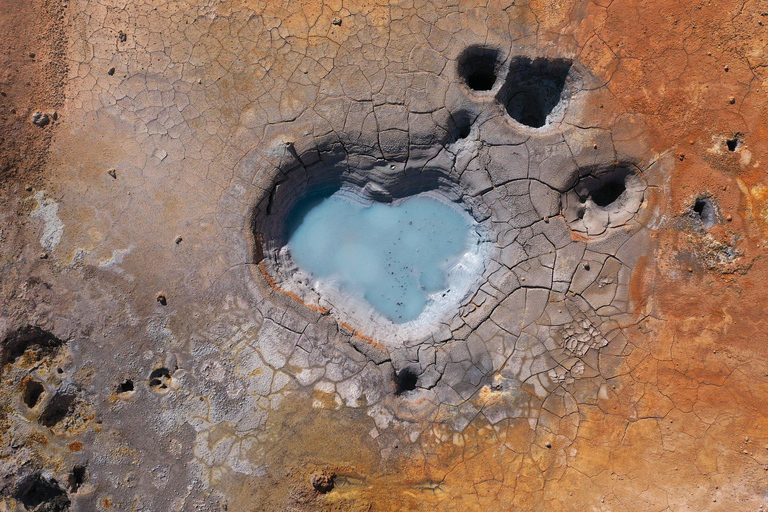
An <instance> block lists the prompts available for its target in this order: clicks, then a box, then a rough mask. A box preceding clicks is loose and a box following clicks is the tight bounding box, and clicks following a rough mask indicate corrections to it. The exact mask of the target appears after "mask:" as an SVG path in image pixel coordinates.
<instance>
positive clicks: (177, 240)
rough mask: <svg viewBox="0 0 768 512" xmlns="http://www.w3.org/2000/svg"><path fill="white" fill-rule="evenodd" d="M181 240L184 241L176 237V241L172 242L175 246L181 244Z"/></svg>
mask: <svg viewBox="0 0 768 512" xmlns="http://www.w3.org/2000/svg"><path fill="white" fill-rule="evenodd" d="M182 240H184V239H183V238H181V237H180V236H177V237H176V240H174V242H176V245H179V244H180V243H181V241H182Z"/></svg>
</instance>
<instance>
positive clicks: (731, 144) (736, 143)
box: [725, 133, 741, 151]
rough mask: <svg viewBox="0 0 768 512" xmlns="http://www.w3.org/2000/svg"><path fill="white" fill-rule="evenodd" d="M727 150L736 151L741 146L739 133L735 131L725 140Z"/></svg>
mask: <svg viewBox="0 0 768 512" xmlns="http://www.w3.org/2000/svg"><path fill="white" fill-rule="evenodd" d="M725 145H726V146H728V151H736V150H737V149H739V147H740V146H741V134H740V133H737V134H736V135H734V136H733V137H732V138H730V139H728V140H726V141H725Z"/></svg>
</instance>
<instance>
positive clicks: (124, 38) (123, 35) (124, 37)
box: [117, 30, 128, 43]
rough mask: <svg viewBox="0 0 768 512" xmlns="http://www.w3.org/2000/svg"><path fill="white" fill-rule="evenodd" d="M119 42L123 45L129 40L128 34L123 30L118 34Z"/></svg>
mask: <svg viewBox="0 0 768 512" xmlns="http://www.w3.org/2000/svg"><path fill="white" fill-rule="evenodd" d="M117 40H118V41H120V42H121V43H124V42H126V41H127V40H128V34H126V33H125V32H123V31H122V30H121V31H120V32H118V33H117Z"/></svg>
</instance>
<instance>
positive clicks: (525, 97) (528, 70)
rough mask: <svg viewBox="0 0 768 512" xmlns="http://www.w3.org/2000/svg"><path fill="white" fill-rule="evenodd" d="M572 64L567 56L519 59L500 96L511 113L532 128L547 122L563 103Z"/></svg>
mask: <svg viewBox="0 0 768 512" xmlns="http://www.w3.org/2000/svg"><path fill="white" fill-rule="evenodd" d="M571 64H572V63H571V61H569V60H565V59H554V60H550V59H535V60H531V59H529V58H525V57H520V58H517V59H515V60H514V61H513V62H512V64H511V66H510V69H509V74H508V75H507V80H506V83H505V84H504V87H502V90H501V92H500V96H499V99H500V101H501V102H502V103H504V105H505V107H506V109H507V113H508V114H509V115H510V117H512V118H513V119H514V120H516V121H517V122H519V123H520V124H523V125H525V126H530V127H531V128H541V127H542V126H544V125H545V124H547V118H548V117H549V114H551V113H552V111H553V110H554V109H555V107H556V106H557V105H558V103H560V100H561V98H562V94H563V89H564V88H565V82H566V79H567V78H568V73H569V72H570V69H571Z"/></svg>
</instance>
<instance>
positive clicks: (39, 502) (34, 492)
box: [13, 473, 71, 512]
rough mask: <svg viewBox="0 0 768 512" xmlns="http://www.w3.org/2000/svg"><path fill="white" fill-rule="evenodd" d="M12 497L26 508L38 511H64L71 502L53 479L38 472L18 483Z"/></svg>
mask: <svg viewBox="0 0 768 512" xmlns="http://www.w3.org/2000/svg"><path fill="white" fill-rule="evenodd" d="M13 497H14V498H15V499H16V500H17V501H19V502H20V503H21V504H22V505H24V506H25V507H26V509H27V510H34V511H39V512H65V511H67V510H69V506H70V504H71V502H70V501H69V497H68V496H67V493H66V492H65V491H64V489H62V488H61V486H59V484H58V482H56V480H55V479H53V478H50V479H47V478H45V477H44V476H43V475H41V474H39V473H35V474H33V475H32V476H30V477H28V478H26V479H24V480H23V481H22V482H21V483H19V485H18V487H17V488H16V492H15V493H14V496H13Z"/></svg>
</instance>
